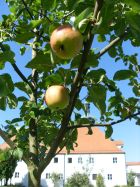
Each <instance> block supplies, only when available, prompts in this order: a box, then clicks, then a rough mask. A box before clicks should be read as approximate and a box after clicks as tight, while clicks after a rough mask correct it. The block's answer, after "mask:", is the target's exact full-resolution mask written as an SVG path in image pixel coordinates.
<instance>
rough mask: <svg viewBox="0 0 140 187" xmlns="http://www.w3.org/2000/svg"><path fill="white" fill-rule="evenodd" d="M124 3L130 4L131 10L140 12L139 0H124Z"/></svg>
mask: <svg viewBox="0 0 140 187" xmlns="http://www.w3.org/2000/svg"><path fill="white" fill-rule="evenodd" d="M124 2H125V4H127V5H130V6H131V7H132V8H133V10H135V11H137V12H138V13H139V12H140V1H139V0H124Z"/></svg>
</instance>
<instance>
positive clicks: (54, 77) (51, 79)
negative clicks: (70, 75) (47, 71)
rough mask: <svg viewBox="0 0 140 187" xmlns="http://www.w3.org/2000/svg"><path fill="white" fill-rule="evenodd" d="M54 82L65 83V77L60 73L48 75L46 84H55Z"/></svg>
mask: <svg viewBox="0 0 140 187" xmlns="http://www.w3.org/2000/svg"><path fill="white" fill-rule="evenodd" d="M53 84H57V85H58V84H64V79H63V78H62V76H61V75H59V74H52V75H49V76H47V77H46V79H45V86H46V87H47V86H48V85H53Z"/></svg>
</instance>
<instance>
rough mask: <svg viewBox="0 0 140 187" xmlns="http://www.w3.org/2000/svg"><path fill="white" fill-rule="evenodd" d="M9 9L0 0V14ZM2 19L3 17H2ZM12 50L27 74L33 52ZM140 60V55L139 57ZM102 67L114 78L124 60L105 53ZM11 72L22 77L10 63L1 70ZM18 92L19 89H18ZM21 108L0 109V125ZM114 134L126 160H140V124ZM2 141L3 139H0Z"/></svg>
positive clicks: (118, 128) (127, 124)
mask: <svg viewBox="0 0 140 187" xmlns="http://www.w3.org/2000/svg"><path fill="white" fill-rule="evenodd" d="M7 11H8V9H7V7H6V5H5V3H4V0H0V14H4V13H7ZM0 19H1V18H0ZM96 43H97V42H95V46H94V48H98V50H99V49H100V48H102V47H104V46H105V44H104V43H102V44H101V45H100V46H99V45H98V44H96ZM11 48H12V50H14V52H15V53H16V54H17V55H16V62H17V65H18V67H19V68H21V69H22V71H23V72H24V74H25V75H27V74H29V73H30V70H29V69H27V68H24V65H25V64H26V63H27V62H28V61H29V60H30V59H31V54H30V53H29V52H28V53H26V54H25V55H24V57H21V56H20V55H19V46H18V45H13V44H11ZM124 50H125V52H126V53H127V54H131V53H132V52H133V53H135V52H137V53H138V52H139V50H140V48H133V47H132V46H131V45H130V43H129V42H126V43H125V44H124ZM138 58H139V61H140V56H139V57H138ZM100 67H102V68H104V69H106V71H107V74H108V76H109V78H112V77H113V75H114V72H115V71H117V70H119V69H122V68H124V67H123V63H122V62H117V63H115V62H114V60H113V59H111V58H109V57H108V55H104V56H103V57H102V58H101V63H100ZM5 72H9V73H11V75H12V79H13V81H19V80H20V78H19V77H18V75H17V74H16V73H15V72H14V71H13V69H12V67H11V65H10V64H9V63H6V66H5V69H4V70H2V71H0V74H2V73H5ZM118 85H119V87H120V89H121V90H122V91H123V94H124V96H125V97H128V96H131V95H132V92H131V90H130V88H129V87H128V86H127V82H126V81H122V82H118ZM16 93H17V94H18V91H16ZM18 113H19V110H18V109H16V110H9V109H8V110H7V111H1V110H0V125H1V124H4V121H5V120H6V119H9V120H10V119H13V118H14V117H18ZM96 115H98V111H97V110H95V109H94V110H93V107H92V110H91V116H96ZM113 130H114V132H113V135H112V138H114V139H115V140H122V141H123V142H124V151H125V152H126V160H127V161H140V149H139V147H140V126H137V125H135V121H134V120H131V121H129V120H127V121H124V122H122V123H120V124H117V125H115V126H113ZM0 142H1V140H0Z"/></svg>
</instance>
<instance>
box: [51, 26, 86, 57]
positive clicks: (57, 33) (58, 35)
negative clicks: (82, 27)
mask: <svg viewBox="0 0 140 187" xmlns="http://www.w3.org/2000/svg"><path fill="white" fill-rule="evenodd" d="M50 45H51V48H52V50H53V51H54V53H55V54H56V55H57V56H58V57H59V58H61V59H71V58H73V57H75V56H76V55H77V54H78V53H79V52H80V50H81V49H82V47H83V36H82V34H81V33H80V32H79V31H78V30H75V28H73V27H72V26H71V25H62V26H59V27H58V28H57V29H55V30H54V31H53V32H52V34H51V37H50Z"/></svg>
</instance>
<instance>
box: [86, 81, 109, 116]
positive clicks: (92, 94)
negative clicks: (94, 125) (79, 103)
mask: <svg viewBox="0 0 140 187" xmlns="http://www.w3.org/2000/svg"><path fill="white" fill-rule="evenodd" d="M88 90H89V96H88V98H87V101H89V102H92V103H93V104H94V105H95V106H96V107H97V108H98V109H99V110H100V112H101V114H104V113H105V111H106V88H105V87H104V86H103V85H101V84H97V85H93V86H92V87H90V88H88Z"/></svg>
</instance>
